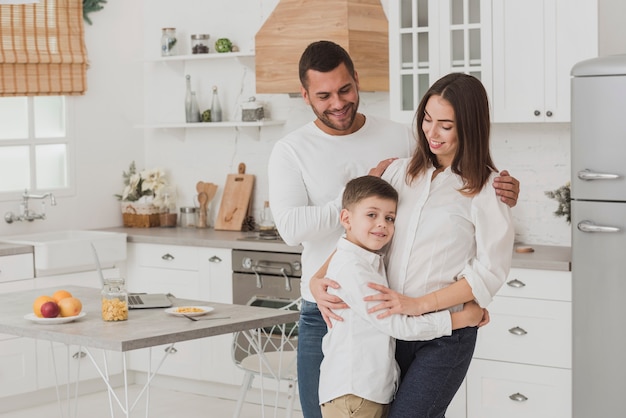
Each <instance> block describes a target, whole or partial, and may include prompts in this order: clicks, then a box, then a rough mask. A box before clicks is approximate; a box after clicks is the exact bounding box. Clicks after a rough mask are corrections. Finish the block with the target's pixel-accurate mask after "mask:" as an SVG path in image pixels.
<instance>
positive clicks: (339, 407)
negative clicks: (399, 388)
mask: <svg viewBox="0 0 626 418" xmlns="http://www.w3.org/2000/svg"><path fill="white" fill-rule="evenodd" d="M388 412H389V405H388V404H380V403H376V402H372V401H368V400H367V399H363V398H361V397H359V396H356V395H343V396H340V397H338V398H336V399H333V400H332V401H330V402H326V403H324V404H322V417H324V418H386V417H387V414H388Z"/></svg>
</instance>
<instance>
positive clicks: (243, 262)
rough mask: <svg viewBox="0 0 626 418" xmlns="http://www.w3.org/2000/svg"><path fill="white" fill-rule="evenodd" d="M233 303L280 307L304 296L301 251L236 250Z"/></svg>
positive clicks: (234, 257)
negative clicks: (296, 252) (301, 283)
mask: <svg viewBox="0 0 626 418" xmlns="http://www.w3.org/2000/svg"><path fill="white" fill-rule="evenodd" d="M232 260H233V303H236V304H239V305H256V306H267V307H271V308H277V307H280V306H284V304H285V302H287V303H289V302H290V301H294V300H296V299H298V298H299V297H300V277H301V276H302V268H301V264H300V254H295V253H279V252H266V251H248V250H233V257H232Z"/></svg>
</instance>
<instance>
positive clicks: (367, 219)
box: [319, 176, 483, 418]
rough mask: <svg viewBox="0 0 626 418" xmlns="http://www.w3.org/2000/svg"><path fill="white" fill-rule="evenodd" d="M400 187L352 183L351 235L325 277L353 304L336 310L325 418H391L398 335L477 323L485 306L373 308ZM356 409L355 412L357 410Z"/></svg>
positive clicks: (361, 180) (344, 216)
mask: <svg viewBox="0 0 626 418" xmlns="http://www.w3.org/2000/svg"><path fill="white" fill-rule="evenodd" d="M397 203H398V193H397V192H396V190H395V189H394V188H393V187H392V186H391V185H390V184H389V183H387V182H386V181H385V180H382V179H381V178H379V177H374V176H363V177H358V178H355V179H353V180H351V181H350V182H348V184H347V185H346V188H345V190H344V193H343V201H342V206H343V209H342V210H341V214H340V220H341V224H342V225H343V227H344V229H345V231H346V233H345V236H344V237H342V238H341V239H340V240H339V242H338V244H337V251H336V252H335V254H334V255H333V257H332V259H331V261H330V264H329V265H328V273H327V277H328V278H330V279H333V280H335V281H337V282H338V283H339V284H340V285H341V287H340V288H339V289H331V288H329V289H328V291H329V292H332V293H334V294H336V295H338V296H339V297H341V298H342V299H343V300H344V301H345V302H346V303H347V304H348V306H349V307H350V309H344V310H341V311H336V312H335V313H337V314H338V315H340V316H342V317H343V318H344V321H333V326H332V328H329V329H328V333H327V334H326V335H325V336H324V339H323V342H322V350H323V352H324V360H323V361H322V364H321V367H320V386H319V399H320V405H321V406H322V416H323V417H324V418H339V417H368V418H370V417H371V418H379V417H381V418H382V417H386V416H387V409H388V404H389V403H390V402H391V401H392V399H393V397H394V393H395V391H396V388H397V385H398V383H399V381H398V380H399V376H398V374H399V372H398V366H397V364H396V361H395V339H396V338H400V339H403V340H431V339H434V338H438V337H441V336H444V335H450V334H451V330H452V329H457V328H464V327H467V326H476V325H477V324H478V323H479V322H480V320H481V318H482V314H483V311H482V309H481V308H480V307H479V306H478V305H476V304H475V303H470V304H466V306H465V307H464V309H463V311H461V312H456V313H453V314H450V312H449V311H442V312H437V313H431V314H428V315H422V316H417V317H411V316H406V315H391V316H389V317H387V318H384V319H379V318H377V317H376V316H377V314H378V313H374V314H368V313H367V309H368V308H369V307H370V305H371V303H368V302H365V301H364V300H363V298H364V297H365V296H367V295H369V294H372V293H375V292H374V291H373V290H372V289H371V288H369V287H368V286H367V283H368V282H375V283H380V284H384V285H387V276H386V274H385V266H384V263H383V258H382V255H380V254H378V253H377V251H379V250H381V249H382V248H383V247H384V246H385V245H386V244H387V243H389V241H391V237H392V236H393V233H394V222H395V216H396V206H397ZM355 411H356V412H355Z"/></svg>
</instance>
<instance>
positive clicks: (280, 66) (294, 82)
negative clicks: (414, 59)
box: [255, 0, 389, 93]
mask: <svg viewBox="0 0 626 418" xmlns="http://www.w3.org/2000/svg"><path fill="white" fill-rule="evenodd" d="M388 27H389V24H388V22H387V17H386V16H385V13H384V11H383V8H382V6H381V4H380V0H281V1H280V2H279V3H278V5H277V6H276V8H275V9H274V11H273V12H272V14H271V15H270V16H269V17H268V18H267V20H266V21H265V23H264V24H263V26H262V27H261V29H260V30H259V31H258V32H257V34H256V37H255V43H256V91H257V93H300V80H299V78H298V61H299V60H300V55H302V52H303V51H304V49H305V48H306V47H307V45H309V44H310V43H311V42H315V41H319V40H329V41H333V42H336V43H338V44H339V45H341V46H342V47H344V48H345V49H346V51H348V53H349V54H350V56H351V57H352V60H353V61H354V66H355V69H356V71H357V72H358V74H359V85H360V89H361V90H362V91H389V35H388Z"/></svg>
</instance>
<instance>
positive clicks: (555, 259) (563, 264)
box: [0, 227, 572, 271]
mask: <svg viewBox="0 0 626 418" xmlns="http://www.w3.org/2000/svg"><path fill="white" fill-rule="evenodd" d="M101 230H102V231H109V232H123V233H125V234H127V239H128V242H133V243H145V244H162V245H187V246H197V247H213V248H233V249H239V250H252V251H274V252H286V253H300V252H302V246H295V247H292V246H289V245H287V244H285V243H284V242H283V241H272V240H258V239H250V238H253V237H255V236H256V234H255V233H254V232H239V231H216V230H214V229H212V228H207V229H194V228H125V227H117V228H104V229H101ZM519 246H529V247H532V248H533V249H534V251H533V252H528V253H518V252H513V261H512V265H511V266H512V267H513V268H527V269H540V270H560V271H570V270H571V259H572V258H571V248H570V247H565V246H555V245H534V244H521V243H520V244H516V248H517V247H519ZM32 251H33V249H32V247H30V246H28V245H17V244H2V243H0V256H4V255H14V254H24V253H29V252H32Z"/></svg>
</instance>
